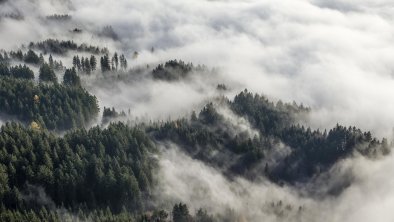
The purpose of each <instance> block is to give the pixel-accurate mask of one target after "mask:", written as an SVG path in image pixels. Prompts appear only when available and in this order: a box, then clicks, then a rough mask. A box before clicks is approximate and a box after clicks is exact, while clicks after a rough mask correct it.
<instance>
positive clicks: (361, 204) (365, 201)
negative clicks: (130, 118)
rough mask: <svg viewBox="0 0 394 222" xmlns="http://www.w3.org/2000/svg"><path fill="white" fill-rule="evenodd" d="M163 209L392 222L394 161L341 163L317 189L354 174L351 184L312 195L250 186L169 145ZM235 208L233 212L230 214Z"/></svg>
mask: <svg viewBox="0 0 394 222" xmlns="http://www.w3.org/2000/svg"><path fill="white" fill-rule="evenodd" d="M160 166H161V167H160V172H159V173H158V175H159V181H160V184H159V186H158V188H157V190H156V194H157V195H158V196H159V197H160V198H158V199H160V200H162V202H160V203H158V205H159V206H166V207H167V208H168V209H170V208H171V206H172V205H171V203H172V204H174V203H177V202H179V201H183V202H184V203H187V204H189V207H190V208H191V210H190V211H191V212H192V213H194V212H195V211H196V210H197V209H199V208H205V209H208V210H209V212H211V213H212V214H214V215H217V216H218V217H219V218H220V215H221V216H223V215H226V214H228V213H229V212H232V214H233V216H232V217H233V218H234V217H235V218H238V221H256V222H257V221H262V220H263V221H311V222H312V221H320V220H322V218H324V221H330V222H337V221H338V222H341V221H349V222H353V221H354V222H356V221H374V220H376V221H393V219H394V214H393V213H392V206H393V204H394V193H393V190H392V187H393V184H394V179H393V177H392V175H393V174H394V172H393V170H392V169H394V157H393V155H390V156H389V157H387V158H385V159H382V160H379V161H377V160H375V161H373V160H367V159H365V158H364V157H361V156H357V157H355V158H353V159H347V160H343V161H340V162H338V163H337V164H336V165H335V166H334V167H333V168H332V169H331V170H330V171H329V172H328V173H327V175H324V176H321V178H318V179H316V180H320V183H319V184H318V185H319V187H318V188H317V189H319V190H324V189H328V188H329V187H330V186H332V185H333V184H334V183H336V182H337V181H343V180H346V179H347V178H346V177H348V176H349V175H352V182H353V183H352V185H351V186H350V187H348V188H347V189H346V190H345V191H344V192H343V193H341V194H340V195H338V196H325V197H320V196H319V197H318V198H317V197H314V196H305V195H303V193H304V192H305V191H307V189H309V187H308V186H305V187H303V188H300V189H295V188H294V187H288V186H277V185H275V184H271V183H270V182H267V180H266V179H264V178H261V182H256V183H251V182H249V181H247V180H244V179H242V178H234V179H232V180H229V179H228V178H226V177H225V176H223V174H222V173H221V172H220V170H218V169H215V168H212V167H209V166H207V165H205V164H204V163H202V162H200V161H198V160H194V159H192V158H190V157H189V156H187V155H185V154H182V152H181V151H180V150H179V149H178V148H177V147H176V146H174V145H170V146H167V148H166V149H165V150H164V151H163V156H162V158H161V159H160ZM229 209H231V210H232V211H230V210H229Z"/></svg>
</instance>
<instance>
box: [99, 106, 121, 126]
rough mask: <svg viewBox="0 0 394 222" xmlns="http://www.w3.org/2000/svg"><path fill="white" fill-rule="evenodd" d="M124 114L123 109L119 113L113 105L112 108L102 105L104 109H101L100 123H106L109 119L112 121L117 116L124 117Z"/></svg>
mask: <svg viewBox="0 0 394 222" xmlns="http://www.w3.org/2000/svg"><path fill="white" fill-rule="evenodd" d="M125 116H126V113H125V112H124V111H121V112H120V113H119V112H117V111H116V110H115V108H114V107H112V109H111V108H107V107H104V109H103V119H102V124H103V125H106V124H108V123H109V122H111V121H113V120H116V119H117V118H119V117H125Z"/></svg>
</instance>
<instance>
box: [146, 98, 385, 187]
mask: <svg viewBox="0 0 394 222" xmlns="http://www.w3.org/2000/svg"><path fill="white" fill-rule="evenodd" d="M225 105H226V106H228V107H229V108H230V109H231V110H232V111H233V112H234V113H236V114H238V115H239V116H242V117H244V118H245V119H247V120H248V121H249V122H250V123H251V125H252V126H253V127H254V128H255V129H257V130H258V132H259V134H260V136H250V135H248V134H245V133H244V132H237V133H235V134H234V132H233V131H234V130H231V127H230V128H229V126H228V123H227V121H226V119H225V117H224V116H222V115H221V114H220V113H218V112H217V111H216V109H215V107H214V106H213V104H211V103H210V104H208V105H207V106H205V107H204V108H203V109H202V111H201V112H200V113H199V115H198V118H197V117H196V115H195V114H194V115H192V118H191V121H189V120H186V119H181V120H177V121H169V122H166V123H161V124H154V125H152V126H150V127H148V129H147V130H148V132H150V133H151V134H152V135H153V137H154V138H155V139H156V140H158V141H172V142H174V143H176V144H178V145H179V146H180V147H182V148H183V149H184V150H185V151H186V152H188V153H189V154H191V155H193V156H194V157H195V158H198V159H201V160H204V161H206V162H208V163H209V164H211V165H215V166H218V167H222V168H224V169H223V170H225V171H228V172H229V173H230V174H233V173H236V174H239V175H242V176H245V177H247V178H255V177H256V176H262V175H265V176H267V177H269V178H270V179H271V180H272V181H274V182H281V181H284V182H288V183H294V182H300V181H306V180H308V179H310V178H312V177H313V176H314V175H316V174H318V173H320V172H323V171H325V170H327V169H329V167H331V166H332V165H333V164H334V163H336V162H337V161H338V160H339V159H341V158H346V157H348V156H350V155H352V154H353V153H354V152H359V153H361V154H363V155H366V156H368V157H374V156H376V155H380V154H387V153H388V152H389V149H388V146H387V141H386V142H380V141H378V140H377V139H374V138H372V136H371V133H370V132H362V131H361V130H359V129H356V128H355V127H348V128H346V127H343V126H339V125H338V126H336V127H335V128H333V129H331V130H329V132H320V131H319V130H316V131H312V130H311V129H309V128H307V129H306V128H305V127H303V126H300V125H298V124H297V122H296V120H297V118H298V117H300V116H302V115H305V114H307V113H308V112H309V108H305V107H303V106H302V105H301V106H298V105H296V104H295V103H294V104H283V103H282V102H278V103H276V104H274V103H272V102H270V101H268V100H267V99H266V98H265V97H263V96H259V95H253V94H251V93H249V92H247V91H244V92H241V93H240V94H238V95H237V96H236V97H235V99H234V101H227V102H226V103H225ZM384 141H385V140H384ZM281 143H283V144H284V145H286V146H287V147H289V151H288V153H286V154H284V156H281V157H280V159H278V160H276V163H275V164H274V165H269V164H268V163H269V161H270V153H272V152H273V151H275V150H276V149H277V147H279V146H283V145H282V144H281ZM228 159H231V160H236V161H232V162H231V163H228V162H226V160H228ZM289 166H291V167H289ZM256 167H257V168H256ZM256 172H257V174H256Z"/></svg>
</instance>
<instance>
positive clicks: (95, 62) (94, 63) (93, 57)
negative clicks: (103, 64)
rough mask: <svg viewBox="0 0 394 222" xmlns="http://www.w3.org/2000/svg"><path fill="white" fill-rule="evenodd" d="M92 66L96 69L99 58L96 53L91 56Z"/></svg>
mask: <svg viewBox="0 0 394 222" xmlns="http://www.w3.org/2000/svg"><path fill="white" fill-rule="evenodd" d="M90 67H91V69H92V71H94V70H96V67H97V60H96V57H95V56H94V55H92V56H90Z"/></svg>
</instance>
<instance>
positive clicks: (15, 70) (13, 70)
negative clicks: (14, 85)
mask: <svg viewBox="0 0 394 222" xmlns="http://www.w3.org/2000/svg"><path fill="white" fill-rule="evenodd" d="M0 76H11V77H13V78H21V79H34V72H33V71H32V70H31V69H30V68H29V67H27V66H26V65H23V66H22V65H19V66H13V67H10V68H8V66H7V65H6V64H3V63H0Z"/></svg>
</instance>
